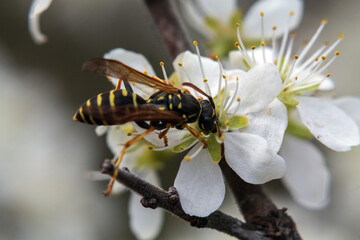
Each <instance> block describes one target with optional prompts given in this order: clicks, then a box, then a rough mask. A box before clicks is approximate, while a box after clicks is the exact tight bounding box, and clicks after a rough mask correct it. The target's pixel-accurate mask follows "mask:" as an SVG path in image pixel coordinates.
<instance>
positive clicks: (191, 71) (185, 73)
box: [173, 51, 220, 96]
mask: <svg viewBox="0 0 360 240" xmlns="http://www.w3.org/2000/svg"><path fill="white" fill-rule="evenodd" d="M179 62H181V63H182V67H180V66H179V65H178V63H179ZM201 62H202V65H203V69H204V73H205V78H206V79H207V80H208V84H209V87H210V91H211V94H212V96H215V95H216V94H217V91H218V86H219V76H220V68H219V64H218V63H217V62H216V61H214V60H212V59H210V58H207V57H201ZM173 66H174V68H175V71H176V72H177V74H178V75H179V79H180V81H181V82H191V83H193V84H194V85H195V86H197V87H199V88H201V89H202V90H205V87H204V81H203V80H204V78H203V76H202V73H201V67H200V62H199V58H198V56H197V54H194V53H191V52H189V51H186V52H183V53H181V54H180V55H178V56H177V57H176V59H175V60H174V62H173ZM188 77H190V79H189V78H188ZM189 90H190V92H191V93H194V90H193V89H191V88H189ZM195 96H196V95H195Z"/></svg>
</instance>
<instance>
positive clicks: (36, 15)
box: [28, 0, 52, 44]
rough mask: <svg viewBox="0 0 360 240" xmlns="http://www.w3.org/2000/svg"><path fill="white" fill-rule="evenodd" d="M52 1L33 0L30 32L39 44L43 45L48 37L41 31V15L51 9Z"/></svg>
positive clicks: (29, 18) (30, 13)
mask: <svg viewBox="0 0 360 240" xmlns="http://www.w3.org/2000/svg"><path fill="white" fill-rule="evenodd" d="M51 2H52V0H33V1H32V3H31V6H30V10H29V16H28V21H29V22H28V24H29V32H30V35H31V37H32V39H33V40H34V42H35V43H37V44H43V43H45V42H46V41H47V37H46V36H45V35H44V34H43V33H42V32H41V30H40V15H41V14H42V13H43V12H44V11H45V10H46V9H48V8H49V6H50V4H51Z"/></svg>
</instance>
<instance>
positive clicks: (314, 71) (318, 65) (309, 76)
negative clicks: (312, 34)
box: [300, 56, 326, 82]
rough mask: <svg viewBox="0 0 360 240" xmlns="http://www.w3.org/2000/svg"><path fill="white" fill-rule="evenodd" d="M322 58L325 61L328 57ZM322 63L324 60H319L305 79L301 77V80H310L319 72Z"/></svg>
mask: <svg viewBox="0 0 360 240" xmlns="http://www.w3.org/2000/svg"><path fill="white" fill-rule="evenodd" d="M321 59H322V60H323V61H325V60H326V57H325V56H322V57H321ZM322 63H323V62H321V61H318V60H317V61H316V65H315V67H314V68H313V69H312V70H311V71H310V73H309V74H308V75H307V76H306V77H304V78H303V79H301V81H300V82H306V81H308V80H309V79H311V78H312V77H313V76H314V75H316V74H317V70H318V69H319V67H320V66H321V64H322Z"/></svg>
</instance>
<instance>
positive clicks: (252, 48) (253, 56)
mask: <svg viewBox="0 0 360 240" xmlns="http://www.w3.org/2000/svg"><path fill="white" fill-rule="evenodd" d="M255 49H256V47H255V46H252V47H251V54H252V60H253V62H254V64H255V65H256V59H255Z"/></svg>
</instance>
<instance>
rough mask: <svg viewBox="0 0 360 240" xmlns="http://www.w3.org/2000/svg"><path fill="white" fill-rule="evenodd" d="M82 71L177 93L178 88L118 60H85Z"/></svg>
mask: <svg viewBox="0 0 360 240" xmlns="http://www.w3.org/2000/svg"><path fill="white" fill-rule="evenodd" d="M82 70H83V71H86V72H91V73H96V74H100V75H105V76H109V77H114V78H119V79H121V80H125V81H129V82H133V83H140V84H144V85H146V86H149V87H151V88H155V89H158V90H161V91H163V92H168V93H178V92H179V89H178V88H176V87H174V86H172V85H170V84H166V83H165V82H162V81H160V80H158V79H155V78H152V77H150V76H147V75H145V74H143V73H142V72H139V71H137V70H136V69H134V68H131V67H129V66H127V65H125V64H123V63H121V62H119V61H116V60H112V59H104V58H95V59H91V60H89V61H86V62H85V63H84V65H83V67H82Z"/></svg>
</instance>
